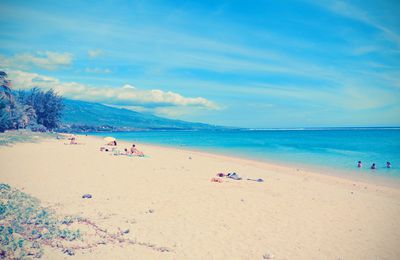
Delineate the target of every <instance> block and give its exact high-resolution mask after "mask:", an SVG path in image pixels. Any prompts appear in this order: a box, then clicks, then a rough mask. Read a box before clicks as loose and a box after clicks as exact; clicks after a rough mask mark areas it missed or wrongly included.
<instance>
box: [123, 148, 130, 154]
mask: <svg viewBox="0 0 400 260" xmlns="http://www.w3.org/2000/svg"><path fill="white" fill-rule="evenodd" d="M124 152H125V154H126V155H132V152H131V151H130V150H128V148H125V149H124Z"/></svg>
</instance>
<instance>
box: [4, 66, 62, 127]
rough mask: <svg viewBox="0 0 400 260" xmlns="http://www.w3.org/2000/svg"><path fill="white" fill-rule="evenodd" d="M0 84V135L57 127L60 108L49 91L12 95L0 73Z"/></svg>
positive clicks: (60, 112)
mask: <svg viewBox="0 0 400 260" xmlns="http://www.w3.org/2000/svg"><path fill="white" fill-rule="evenodd" d="M0 84H1V87H0V132H4V131H5V130H7V129H20V128H31V129H32V130H38V131H44V130H46V129H50V130H51V129H54V128H56V127H57V126H58V124H59V122H60V119H61V115H62V110H63V108H64V105H63V99H62V97H61V96H59V95H57V94H56V93H55V92H54V91H53V90H52V89H51V90H48V91H46V92H44V91H42V90H40V89H39V88H33V89H31V90H28V91H18V92H15V91H13V90H12V89H11V87H10V81H9V80H7V73H5V72H4V71H0Z"/></svg>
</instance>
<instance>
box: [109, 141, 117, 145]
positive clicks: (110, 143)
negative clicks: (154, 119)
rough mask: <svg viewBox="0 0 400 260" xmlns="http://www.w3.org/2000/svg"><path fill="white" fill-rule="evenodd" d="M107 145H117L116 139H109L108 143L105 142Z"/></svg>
mask: <svg viewBox="0 0 400 260" xmlns="http://www.w3.org/2000/svg"><path fill="white" fill-rule="evenodd" d="M107 145H108V146H117V141H115V140H114V141H111V142H109V143H107Z"/></svg>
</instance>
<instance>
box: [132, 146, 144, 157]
mask: <svg viewBox="0 0 400 260" xmlns="http://www.w3.org/2000/svg"><path fill="white" fill-rule="evenodd" d="M131 154H132V155H137V156H144V154H143V153H142V152H141V151H139V150H138V149H136V145H134V144H132V147H131Z"/></svg>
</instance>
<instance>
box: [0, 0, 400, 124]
mask: <svg viewBox="0 0 400 260" xmlns="http://www.w3.org/2000/svg"><path fill="white" fill-rule="evenodd" d="M399 12H400V2H399V1H309V0H303V1H101V3H100V2H99V1H18V0H17V1H16V0H13V1H1V2H0V22H1V30H0V68H1V69H4V70H6V71H7V72H8V73H9V77H10V79H12V80H13V87H14V88H20V89H26V88H30V87H33V86H38V87H41V88H43V89H48V88H54V89H56V90H57V91H58V92H59V93H60V94H62V95H64V96H66V97H69V98H73V99H81V100H87V101H95V102H101V103H104V104H107V105H111V106H117V107H126V108H128V109H133V110H137V111H142V112H146V113H154V114H157V115H160V116H164V117H169V118H178V119H183V120H188V121H197V122H205V123H212V124H219V125H230V126H242V127H313V126H399V125H400V18H399V17H400V16H399V15H398V14H399Z"/></svg>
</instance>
